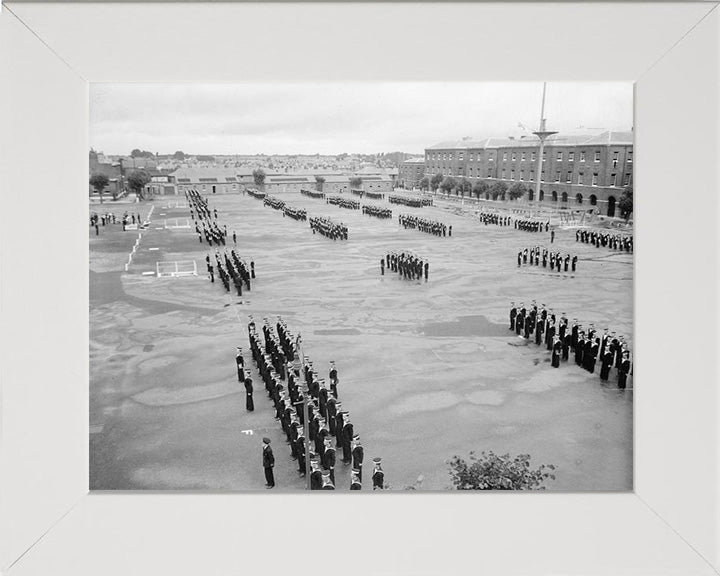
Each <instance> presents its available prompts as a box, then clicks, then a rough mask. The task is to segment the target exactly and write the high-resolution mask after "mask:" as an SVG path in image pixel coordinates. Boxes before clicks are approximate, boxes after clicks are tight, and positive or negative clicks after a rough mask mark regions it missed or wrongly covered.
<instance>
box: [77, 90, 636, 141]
mask: <svg viewBox="0 0 720 576" xmlns="http://www.w3.org/2000/svg"><path fill="white" fill-rule="evenodd" d="M541 100H542V84H541V83H520V82H517V83H377V84H371V83H357V84H352V83H342V84H245V85H243V84H237V85H207V84H206V85H192V84H183V85H180V84H92V85H91V87H90V145H91V146H92V147H93V148H94V149H95V150H97V151H100V152H104V153H105V154H129V153H130V151H131V150H132V149H133V148H140V149H141V150H149V151H151V152H159V153H160V154H171V153H173V152H175V151H176V150H182V151H183V152H185V153H188V154H259V153H265V154H315V153H320V154H340V153H342V152H360V153H374V152H392V151H403V152H412V153H422V151H423V149H424V148H425V147H427V146H431V145H433V144H436V143H437V142H440V141H443V140H454V139H459V138H462V137H463V136H473V137H483V136H507V135H510V134H520V133H522V129H521V128H520V127H519V126H518V124H523V125H525V126H526V127H527V128H528V129H529V130H530V131H532V130H536V129H537V126H538V123H539V118H540V105H541ZM545 117H546V118H547V122H548V129H552V130H558V131H567V130H575V129H577V128H579V127H586V128H607V129H614V130H629V129H630V128H631V127H632V125H633V93H632V84H629V83H548V87H547V98H546V104H545Z"/></svg>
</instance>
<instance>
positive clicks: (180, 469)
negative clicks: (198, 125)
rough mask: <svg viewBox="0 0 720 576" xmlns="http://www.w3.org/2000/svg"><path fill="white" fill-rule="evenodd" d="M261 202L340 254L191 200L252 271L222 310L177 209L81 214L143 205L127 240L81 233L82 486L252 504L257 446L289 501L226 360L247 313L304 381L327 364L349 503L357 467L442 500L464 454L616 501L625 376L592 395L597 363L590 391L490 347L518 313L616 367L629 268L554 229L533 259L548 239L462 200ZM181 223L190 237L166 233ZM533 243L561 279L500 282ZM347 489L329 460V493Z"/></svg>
mask: <svg viewBox="0 0 720 576" xmlns="http://www.w3.org/2000/svg"><path fill="white" fill-rule="evenodd" d="M344 196H346V197H351V198H353V199H359V198H358V197H355V196H350V195H349V194H347V193H345V194H344ZM280 198H282V199H283V200H285V201H286V202H287V203H288V204H290V205H292V206H297V207H302V208H306V209H307V213H308V216H326V217H329V218H332V219H333V220H335V221H342V222H344V223H345V224H346V225H347V226H348V228H349V239H348V240H347V241H333V240H331V239H328V238H326V237H324V236H321V235H320V234H313V233H312V231H311V229H310V227H309V224H308V222H302V221H296V220H293V219H291V218H289V217H284V216H283V214H282V212H281V211H277V210H274V209H272V208H270V207H268V206H264V205H263V202H262V201H261V200H258V199H255V198H253V197H252V196H250V195H243V194H232V195H231V194H227V195H212V194H210V195H209V196H207V199H208V203H209V207H210V209H211V210H212V209H213V208H215V209H217V211H218V222H219V224H220V225H221V226H222V224H226V225H227V228H228V246H227V248H228V250H229V249H230V248H233V247H234V248H235V250H236V252H237V253H238V255H239V256H240V257H241V258H242V259H244V260H246V261H248V262H250V261H251V260H252V261H254V263H255V270H256V274H257V278H256V279H255V280H254V282H253V284H252V290H251V291H244V292H243V296H242V297H239V296H237V294H236V293H235V292H234V291H232V292H231V293H227V292H226V291H225V290H224V288H223V285H222V283H220V282H219V280H218V279H217V278H216V281H215V283H211V282H210V280H209V277H208V275H207V273H206V267H205V257H206V255H207V254H208V253H209V252H208V245H207V244H206V243H204V242H203V243H200V242H199V241H198V235H197V234H196V233H195V230H194V223H193V221H192V220H190V212H189V208H187V204H186V203H185V199H184V197H182V196H178V197H159V198H156V199H154V200H150V201H146V202H139V203H135V204H114V203H113V202H105V203H104V204H103V205H102V206H100V205H97V204H94V205H92V206H91V208H90V209H91V211H97V212H98V213H100V212H104V211H109V212H115V214H116V215H117V216H118V217H120V216H121V214H122V213H123V212H124V211H125V210H129V211H131V212H139V213H140V214H141V216H142V218H143V219H145V218H146V217H147V214H148V213H149V212H150V210H151V207H153V206H154V208H152V215H151V216H150V224H149V226H148V227H147V228H146V229H145V230H141V231H137V230H127V231H125V232H123V231H122V226H121V225H120V224H116V225H108V226H100V227H99V235H97V236H96V234H95V229H94V228H90V229H89V242H90V487H91V489H93V490H114V489H120V490H167V489H172V490H208V491H228V490H258V489H263V487H264V483H265V480H264V476H263V469H262V454H261V451H262V446H261V439H262V438H263V437H268V438H270V439H271V440H272V448H273V450H274V454H275V460H276V466H275V479H276V483H277V488H276V490H281V491H282V490H301V489H303V488H304V486H305V483H304V480H303V479H301V478H299V476H298V473H297V465H296V463H295V462H294V461H293V460H292V459H291V456H290V449H289V447H288V446H287V444H286V442H285V438H284V434H283V432H282V429H281V427H280V424H279V423H278V421H276V420H275V419H274V409H273V407H272V403H271V401H270V400H269V399H268V397H267V394H266V393H265V390H264V387H263V384H262V381H261V379H260V377H259V375H258V373H257V370H255V368H254V367H253V371H252V377H253V381H254V383H255V411H254V412H246V410H245V390H244V387H243V386H242V384H241V383H239V382H238V381H237V376H236V368H235V352H236V346H241V347H242V348H243V352H244V354H245V359H246V363H249V364H252V362H251V357H250V350H249V341H248V331H247V324H248V316H249V315H250V314H252V315H253V316H254V317H255V321H256V323H257V324H258V327H260V326H261V325H262V321H263V318H264V317H268V318H269V319H270V320H271V322H272V323H273V324H274V323H275V321H276V318H277V316H278V315H280V316H282V317H283V319H284V320H285V321H286V322H287V325H288V328H289V329H290V330H291V331H292V332H293V333H294V334H297V333H300V334H301V335H302V351H303V354H304V355H306V356H308V357H309V358H310V360H312V362H313V363H314V367H315V369H316V370H317V371H318V372H319V374H320V377H323V378H327V375H328V370H329V363H330V361H331V360H334V361H335V363H336V365H337V369H338V373H339V379H340V383H339V386H338V392H339V397H340V400H341V401H342V403H343V408H344V409H346V410H348V411H349V413H350V417H351V419H352V422H353V424H354V428H355V432H356V433H357V434H359V435H360V437H361V439H362V442H363V445H364V448H365V462H366V466H365V474H364V476H363V489H364V490H367V489H371V481H370V473H371V467H372V458H373V457H375V456H380V457H382V459H383V468H384V471H385V480H386V482H387V483H388V484H389V485H390V487H391V488H392V489H393V490H403V489H404V488H406V487H407V486H410V485H417V486H418V487H420V488H421V489H423V490H444V489H447V488H449V487H451V481H450V476H449V474H448V465H447V460H449V459H450V458H452V457H453V456H454V455H459V456H462V457H467V456H468V454H469V452H470V451H476V452H478V453H479V452H481V451H483V450H485V451H488V450H492V451H493V452H495V453H498V454H504V453H506V452H509V453H510V454H511V455H517V454H529V455H530V456H531V458H532V459H531V464H532V465H533V466H534V467H535V466H538V465H540V464H553V465H555V466H556V471H555V474H556V480H555V481H551V482H549V483H548V484H547V488H548V489H549V490H561V491H587V490H603V491H617V490H631V489H632V487H633V480H632V479H633V465H632V463H633V428H632V423H633V379H632V378H630V379H629V380H628V388H627V389H625V390H618V388H617V384H616V381H615V377H614V374H615V371H614V370H613V373H612V376H611V378H610V380H609V381H608V382H602V381H601V380H600V378H599V375H598V373H599V365H598V367H597V368H596V370H595V373H594V374H590V373H588V372H586V371H585V370H583V369H582V368H581V367H579V366H577V365H576V364H575V363H574V362H573V361H572V357H571V359H570V361H569V362H563V363H561V365H560V367H559V368H557V369H556V368H553V367H551V365H550V353H549V352H548V351H546V349H545V347H544V346H536V345H535V343H534V342H531V343H529V344H528V343H527V342H526V341H524V340H523V339H522V338H519V337H517V336H516V335H515V333H514V332H512V331H510V330H509V311H510V302H511V301H515V302H516V303H518V304H519V303H520V302H524V303H525V304H526V305H527V306H530V305H531V302H532V301H533V300H535V301H536V302H537V305H538V307H540V306H541V305H543V304H544V305H545V306H546V307H548V308H552V309H553V311H554V313H555V314H556V315H557V317H558V318H559V317H560V316H561V315H562V314H563V313H565V314H566V315H567V317H568V319H569V320H570V322H571V323H572V319H573V318H577V319H578V320H579V321H580V322H581V323H582V324H583V327H584V328H588V327H589V324H590V323H594V326H595V328H596V330H597V331H598V336H600V335H601V334H602V331H603V329H605V328H608V329H609V330H611V331H616V332H617V334H618V335H623V336H625V339H626V341H627V342H628V345H629V348H630V349H631V350H632V349H633V338H632V328H633V259H632V254H628V253H624V252H623V253H621V252H617V251H614V250H611V249H609V248H602V247H601V248H596V247H594V246H592V245H590V244H583V243H579V242H576V241H575V228H562V227H561V228H558V229H556V235H555V241H554V243H553V244H551V243H550V233H530V232H524V231H520V230H516V229H514V228H513V227H512V226H509V227H500V226H496V225H492V224H488V225H485V224H483V223H481V222H480V221H479V220H478V219H477V218H476V217H475V216H474V214H473V213H474V211H475V210H477V207H476V206H475V205H470V204H467V203H466V204H465V205H461V204H460V203H459V202H448V201H442V200H440V201H437V202H436V206H432V207H423V208H410V207H405V206H398V205H393V204H389V203H388V202H387V200H383V201H375V200H367V201H365V200H364V199H359V200H360V201H361V202H362V203H363V204H365V203H368V204H381V205H383V206H385V207H390V208H392V210H393V218H392V219H385V220H382V219H377V218H373V217H370V216H367V215H364V214H362V213H361V211H360V210H347V209H343V208H340V207H338V206H333V205H329V204H326V203H325V200H321V199H313V198H309V197H307V196H302V195H301V194H299V193H286V194H282V195H280ZM178 203H179V205H180V207H178ZM487 205H491V206H493V207H498V208H500V209H501V210H503V209H505V208H510V207H514V208H517V206H513V205H512V204H503V203H492V202H489V203H488V204H487ZM401 213H402V214H412V215H417V216H421V217H423V218H429V219H435V220H440V221H442V222H443V223H445V224H447V225H451V226H452V237H436V236H433V235H430V234H425V233H422V232H420V231H418V230H415V229H403V228H402V227H400V226H399V225H398V221H397V216H398V214H401ZM186 220H188V221H189V223H190V225H191V226H192V227H188V228H170V227H168V226H173V225H184V223H185V221H186ZM118 222H119V220H118ZM552 223H553V224H558V223H559V220H557V219H554V220H553V221H552ZM233 231H235V232H236V234H237V245H233V241H232V232H233ZM139 235H141V237H140V238H139V241H138V237H139ZM136 241H138V242H137V249H136V251H135V253H134V254H133V255H132V258H131V261H130V264H129V265H128V266H127V271H126V270H125V268H126V264H127V263H128V258H129V254H130V253H131V251H132V250H133V246H134V245H135V243H136ZM538 245H539V246H540V247H541V249H542V248H548V249H551V250H553V251H561V252H562V253H563V254H565V253H569V254H570V255H571V256H572V255H577V256H578V269H577V271H576V272H574V273H572V272H555V271H550V269H549V267H548V268H543V267H542V265H540V266H539V267H536V266H527V265H526V266H522V267H518V266H517V253H518V251H519V250H523V249H525V248H531V247H534V246H538ZM408 250H409V251H411V252H414V253H415V254H417V255H418V256H420V257H422V258H423V259H427V260H428V261H429V278H428V280H427V281H425V280H414V281H410V280H404V279H402V278H401V277H400V276H398V274H396V273H395V274H394V273H392V272H388V271H386V273H385V275H384V276H382V275H381V274H380V259H381V258H383V257H384V256H385V255H386V254H387V253H388V252H390V251H396V252H401V251H408ZM214 252H215V247H213V248H212V252H211V254H214ZM221 252H222V251H221ZM211 257H212V258H213V260H214V256H211ZM158 261H160V262H178V261H179V262H188V261H195V263H196V265H197V271H198V275H197V276H183V277H176V278H174V277H161V278H158V277H157V276H156V274H155V272H156V263H157V262H158ZM418 479H420V482H419V483H418ZM349 484H350V470H349V467H345V466H343V465H342V463H341V462H340V458H338V465H337V468H336V485H337V489H339V490H347V489H348V487H349Z"/></svg>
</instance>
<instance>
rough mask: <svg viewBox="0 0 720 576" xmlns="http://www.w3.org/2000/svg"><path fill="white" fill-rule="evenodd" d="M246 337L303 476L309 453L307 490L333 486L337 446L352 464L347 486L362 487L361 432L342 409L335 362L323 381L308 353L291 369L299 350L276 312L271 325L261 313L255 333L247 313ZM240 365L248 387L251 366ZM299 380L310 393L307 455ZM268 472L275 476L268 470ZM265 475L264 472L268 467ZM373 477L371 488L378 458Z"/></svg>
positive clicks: (379, 481)
mask: <svg viewBox="0 0 720 576" xmlns="http://www.w3.org/2000/svg"><path fill="white" fill-rule="evenodd" d="M248 336H249V339H250V349H251V352H252V356H253V360H254V362H255V364H256V366H257V368H258V371H259V373H260V376H261V378H262V380H263V382H264V384H265V390H266V391H267V393H268V397H269V398H270V399H271V400H272V402H273V406H274V408H275V418H276V419H277V420H278V421H279V422H280V425H281V427H282V429H283V432H284V433H285V436H286V439H287V443H288V445H289V446H290V453H291V456H292V458H293V460H296V462H297V465H298V474H299V475H300V476H301V477H304V476H305V474H306V458H309V462H310V474H311V477H310V486H311V489H312V490H334V489H335V486H336V478H335V468H336V463H337V459H338V456H337V451H338V450H339V451H341V461H342V463H343V465H345V466H350V465H352V469H351V474H350V490H360V489H361V488H362V467H363V459H364V448H363V446H362V443H361V442H360V436H359V435H358V434H356V433H355V430H354V427H353V424H352V422H351V420H350V414H349V413H348V412H347V411H346V410H344V409H343V407H342V403H341V401H340V399H339V394H338V384H339V379H338V371H337V367H336V366H335V363H334V362H331V364H330V370H329V373H328V382H327V383H326V380H325V379H321V378H319V377H318V373H317V371H316V370H315V369H314V368H313V363H312V361H310V360H309V358H308V357H307V356H305V357H304V358H303V359H302V365H301V368H300V372H296V371H295V370H294V369H292V368H290V364H289V363H290V362H291V361H292V360H293V359H294V358H295V357H296V355H297V353H298V339H297V338H296V337H295V336H294V335H293V334H292V333H291V332H290V331H289V329H288V327H287V325H286V323H285V322H284V321H283V320H282V318H281V317H278V320H277V323H276V324H275V326H272V325H271V324H270V322H269V320H268V319H267V318H265V319H264V322H263V326H262V329H261V332H259V331H258V330H257V329H256V327H255V322H254V320H253V318H252V316H251V317H250V322H249V323H248ZM238 353H239V354H241V351H240V350H239V351H238ZM239 364H240V362H239V361H238V365H239ZM242 364H243V376H245V380H244V383H245V387H246V392H247V390H248V383H247V378H248V377H249V371H247V370H245V369H244V361H242ZM238 378H239V379H240V368H238ZM303 380H304V382H305V385H306V386H307V391H308V392H307V393H308V395H309V397H308V398H307V407H308V430H309V441H310V446H311V448H310V452H309V454H308V453H307V452H306V449H305V435H304V424H305V415H304V412H303V403H304V401H305V400H306V399H305V398H304V392H303V386H302V381H303ZM249 389H250V391H252V382H250V385H249ZM250 393H251V392H250ZM253 406H254V405H253ZM248 409H249V408H248ZM333 439H334V441H333ZM264 440H267V443H266V446H268V447H269V444H270V440H269V439H264ZM267 450H268V448H264V452H263V455H264V458H263V463H264V464H265V463H266V462H267V461H268V459H267V458H266V454H267ZM273 466H274V458H273ZM271 468H272V466H271ZM271 472H272V471H271ZM270 476H271V477H273V478H274V476H273V475H272V474H271V475H270ZM267 478H268V471H267V469H266V479H267ZM372 480H373V489H378V488H379V489H382V488H383V487H384V472H383V470H382V463H381V460H380V458H375V459H373V474H372ZM274 485H275V484H274V479H273V481H272V482H270V481H268V483H267V487H268V488H272V487H273V486H274Z"/></svg>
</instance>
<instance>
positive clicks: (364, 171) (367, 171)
mask: <svg viewBox="0 0 720 576" xmlns="http://www.w3.org/2000/svg"><path fill="white" fill-rule="evenodd" d="M397 173H398V171H397V168H378V167H377V166H365V167H363V168H360V170H358V171H357V172H355V174H356V175H357V176H366V175H372V174H382V175H390V174H395V175H397Z"/></svg>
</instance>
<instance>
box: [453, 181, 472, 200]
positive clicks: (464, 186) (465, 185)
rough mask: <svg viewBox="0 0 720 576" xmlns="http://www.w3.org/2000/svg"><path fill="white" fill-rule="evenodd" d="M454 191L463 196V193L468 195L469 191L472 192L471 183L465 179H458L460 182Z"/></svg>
mask: <svg viewBox="0 0 720 576" xmlns="http://www.w3.org/2000/svg"><path fill="white" fill-rule="evenodd" d="M456 190H457V191H458V192H460V194H461V195H463V196H465V193H466V192H467V193H468V194H469V193H470V190H472V182H470V180H468V179H467V178H460V181H459V182H458V183H457V188H456Z"/></svg>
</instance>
